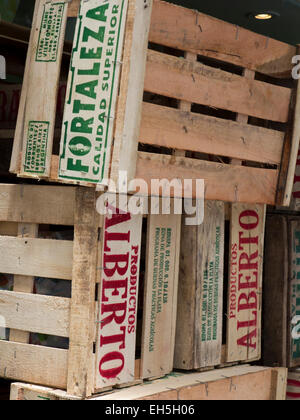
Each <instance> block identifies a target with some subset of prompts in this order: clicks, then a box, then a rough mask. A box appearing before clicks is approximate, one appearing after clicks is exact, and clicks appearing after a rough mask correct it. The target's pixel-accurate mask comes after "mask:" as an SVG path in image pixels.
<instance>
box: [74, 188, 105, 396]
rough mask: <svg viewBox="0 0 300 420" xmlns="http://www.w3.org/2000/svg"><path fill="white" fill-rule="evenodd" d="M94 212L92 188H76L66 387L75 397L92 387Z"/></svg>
mask: <svg viewBox="0 0 300 420" xmlns="http://www.w3.org/2000/svg"><path fill="white" fill-rule="evenodd" d="M96 215H97V214H96V193H95V190H94V189H88V188H83V187H82V188H77V192H76V204H75V228H74V250H73V273H72V300H71V315H70V350H69V359H68V388H67V390H68V393H69V394H73V395H75V396H79V397H86V396H90V395H91V394H92V393H93V391H94V368H95V367H94V366H93V362H94V358H93V342H94V337H95V293H96V262H97V255H96V252H97V248H98V243H97V240H98V225H97V216H96Z"/></svg>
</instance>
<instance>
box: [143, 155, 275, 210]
mask: <svg viewBox="0 0 300 420" xmlns="http://www.w3.org/2000/svg"><path fill="white" fill-rule="evenodd" d="M153 174H155V178H157V179H164V178H165V179H168V180H172V179H174V178H175V179H176V178H179V179H180V180H181V181H182V182H183V180H184V179H204V181H205V197H206V199H207V200H221V201H231V202H249V203H266V204H274V201H275V194H276V185H277V175H278V171H277V170H271V169H259V168H250V167H244V166H243V167H239V166H232V165H225V164H221V163H215V162H207V161H201V160H196V159H188V158H182V157H174V156H167V155H159V154H152V153H143V152H139V153H138V164H137V174H136V177H137V178H141V179H144V180H145V181H146V182H147V184H148V186H149V188H150V186H151V180H152V179H153ZM193 196H195V191H193Z"/></svg>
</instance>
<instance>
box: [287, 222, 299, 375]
mask: <svg viewBox="0 0 300 420" xmlns="http://www.w3.org/2000/svg"><path fill="white" fill-rule="evenodd" d="M288 247H289V258H290V263H289V276H288V279H289V284H288V304H287V310H288V317H287V332H288V336H287V344H288V345H287V352H288V355H287V356H288V367H297V366H299V365H300V220H299V219H297V220H291V221H290V223H289V239H288Z"/></svg>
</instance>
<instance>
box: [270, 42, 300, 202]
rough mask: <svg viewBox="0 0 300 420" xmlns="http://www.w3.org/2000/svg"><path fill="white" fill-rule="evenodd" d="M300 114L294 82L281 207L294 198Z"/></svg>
mask: <svg viewBox="0 0 300 420" xmlns="http://www.w3.org/2000/svg"><path fill="white" fill-rule="evenodd" d="M299 52H300V46H299V47H298V53H299ZM299 114H300V83H299V81H298V80H296V81H294V90H293V94H292V99H291V106H290V112H289V119H288V126H287V129H286V136H285V141H284V148H283V153H282V162H281V169H280V176H279V181H278V187H277V190H278V192H277V199H276V204H277V205H279V206H280V205H282V206H286V207H288V206H289V205H290V201H291V197H292V191H293V184H294V177H295V170H296V165H297V159H298V152H299V142H300V123H299V117H298V116H299Z"/></svg>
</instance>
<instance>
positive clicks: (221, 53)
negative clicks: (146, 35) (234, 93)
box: [150, 0, 296, 77]
mask: <svg viewBox="0 0 300 420" xmlns="http://www.w3.org/2000/svg"><path fill="white" fill-rule="evenodd" d="M150 41H151V42H154V43H157V44H161V45H166V46H168V47H172V48H177V49H179V50H183V51H190V52H193V53H196V54H200V55H204V56H207V57H211V58H215V59H219V60H223V61H226V62H229V63H233V64H236V65H238V66H241V67H246V68H249V69H251V70H255V71H259V72H260V73H264V74H268V75H272V76H283V75H285V76H287V77H290V73H291V69H292V57H293V56H294V55H296V48H295V47H294V46H291V45H288V44H284V43H282V42H279V41H277V40H274V39H270V38H269V37H266V36H263V35H259V34H257V33H254V32H251V31H249V30H247V29H244V28H240V27H238V26H236V25H232V24H230V23H227V22H224V21H221V20H218V19H216V18H213V17H211V16H207V15H205V14H203V13H200V12H197V11H195V10H191V9H187V8H183V7H178V6H175V5H174V4H170V3H167V2H163V1H160V0H156V1H155V2H154V6H153V15H152V23H151V28H150Z"/></svg>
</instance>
